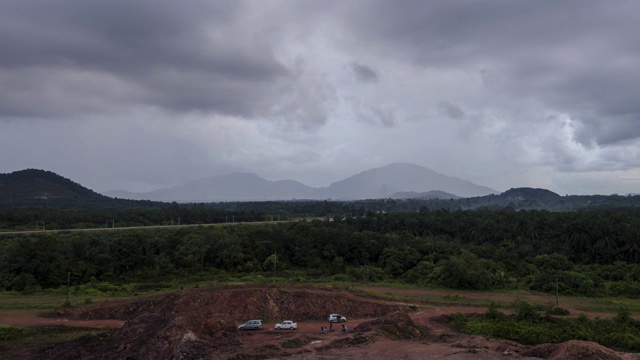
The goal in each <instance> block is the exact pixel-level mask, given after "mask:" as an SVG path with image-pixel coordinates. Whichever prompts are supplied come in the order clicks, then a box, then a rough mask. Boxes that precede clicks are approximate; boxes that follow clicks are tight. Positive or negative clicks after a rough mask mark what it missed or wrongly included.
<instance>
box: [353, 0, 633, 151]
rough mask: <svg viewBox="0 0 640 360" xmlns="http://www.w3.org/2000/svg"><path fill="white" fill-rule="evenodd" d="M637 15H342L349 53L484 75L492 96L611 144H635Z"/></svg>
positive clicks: (443, 6)
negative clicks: (532, 103)
mask: <svg viewBox="0 0 640 360" xmlns="http://www.w3.org/2000/svg"><path fill="white" fill-rule="evenodd" d="M361 5H365V3H364V2H363V3H361ZM638 11H640V4H638V3H636V2H632V1H624V2H617V3H615V4H612V3H605V2H601V1H538V0H528V1H504V0H496V1H488V2H487V1H483V2H473V1H465V0H453V1H446V2H425V1H418V0H416V1H411V0H410V1H403V2H400V3H395V2H394V3H391V2H387V1H374V2H370V1H367V2H366V6H361V7H356V6H352V7H348V8H345V10H344V12H343V16H344V17H345V18H346V19H347V20H344V24H345V26H346V27H347V28H349V29H350V31H352V33H353V34H354V35H353V37H352V38H351V39H350V42H348V45H347V46H353V47H358V44H363V45H361V46H366V47H367V49H371V51H372V52H374V53H375V54H376V55H378V56H382V55H384V56H392V57H395V58H398V59H407V60H409V61H411V62H413V63H415V64H417V65H419V66H421V67H426V68H442V69H447V68H459V69H465V70H466V71H477V72H480V73H484V74H485V79H491V86H492V89H493V90H494V91H500V92H502V93H504V94H508V95H509V96H521V97H523V98H529V99H535V100H537V101H541V102H543V103H545V104H546V105H547V106H549V107H550V108H552V109H554V110H555V111H558V112H563V113H567V114H570V115H571V116H572V117H573V118H575V119H576V121H580V122H583V123H584V126H585V127H586V128H588V129H590V131H587V132H585V133H584V134H583V137H582V138H581V139H580V140H581V141H583V142H584V143H585V144H588V143H589V142H591V141H595V142H597V143H598V144H600V145H603V146H607V145H609V144H614V143H616V142H618V141H626V140H630V139H638V138H640V128H638V126H636V125H635V124H636V123H637V122H638V119H640V109H639V108H638V106H637V104H639V103H640V93H638V90H637V89H638V84H639V83H640V73H639V72H637V71H634V70H633V69H637V68H639V67H640V44H639V43H638V41H637V37H636V35H635V34H637V32H638V31H639V30H640V26H639V25H638V22H637V19H636V17H635V15H634V14H637V13H638ZM371 24H375V26H371ZM487 69H491V73H493V75H492V76H491V77H487V76H486V75H487V73H486V71H487ZM621 113H624V115H621ZM608 123H615V124H617V125H616V126H615V129H624V131H616V130H614V129H608V128H609V126H608V125H606V124H608ZM601 131H602V132H601Z"/></svg>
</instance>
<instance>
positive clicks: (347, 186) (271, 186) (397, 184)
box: [104, 163, 497, 202]
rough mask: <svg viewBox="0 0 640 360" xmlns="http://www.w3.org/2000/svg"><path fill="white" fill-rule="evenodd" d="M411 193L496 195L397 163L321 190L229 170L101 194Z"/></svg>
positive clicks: (286, 196) (249, 197)
mask: <svg viewBox="0 0 640 360" xmlns="http://www.w3.org/2000/svg"><path fill="white" fill-rule="evenodd" d="M412 192H413V193H415V194H416V198H430V199H433V198H442V199H452V198H459V197H474V196H483V195H489V194H495V193H497V191H495V190H493V189H490V188H488V187H484V186H480V185H476V184H474V183H472V182H469V181H466V180H462V179H458V178H455V177H451V176H446V175H443V174H439V173H437V172H435V171H433V170H430V169H427V168H425V167H422V166H419V165H414V164H407V163H396V164H391V165H387V166H383V167H379V168H375V169H371V170H367V171H364V172H362V173H360V174H357V175H353V176H351V177H349V178H347V179H344V180H341V181H338V182H335V183H333V184H331V185H329V186H327V187H322V188H314V187H310V186H307V185H304V184H302V183H300V182H298V181H294V180H278V181H270V180H265V179H263V178H261V177H259V176H258V175H256V174H251V173H242V172H234V173H230V174H226V175H220V176H215V177H210V178H205V179H201V180H197V181H193V182H189V183H187V184H185V185H180V186H174V187H170V188H165V189H159V190H155V191H150V192H146V193H132V192H128V191H122V190H115V191H108V192H105V193H104V195H107V196H110V197H114V198H122V199H134V200H152V201H165V202H166V201H177V202H217V201H264V200H293V199H298V200H325V199H333V200H362V199H381V198H406V197H407V194H411V193H412Z"/></svg>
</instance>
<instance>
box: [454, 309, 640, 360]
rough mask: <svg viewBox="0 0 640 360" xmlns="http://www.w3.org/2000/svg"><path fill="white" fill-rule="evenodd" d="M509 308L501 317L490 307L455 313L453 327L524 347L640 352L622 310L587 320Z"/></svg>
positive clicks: (639, 337)
mask: <svg viewBox="0 0 640 360" xmlns="http://www.w3.org/2000/svg"><path fill="white" fill-rule="evenodd" d="M512 305H513V307H514V314H513V315H505V314H503V313H502V312H500V311H498V310H497V308H496V307H495V306H493V307H489V309H488V310H487V312H486V313H485V314H480V315H465V314H455V315H453V325H454V327H456V328H458V329H459V330H461V331H464V332H467V333H471V334H475V335H482V336H485V337H488V338H500V339H509V340H514V341H517V342H519V343H521V344H526V345H539V344H544V343H560V342H564V341H568V340H584V341H593V342H597V343H599V344H601V345H604V346H606V347H609V348H612V349H615V350H618V351H629V352H639V351H640V321H637V320H633V319H632V318H631V317H630V315H629V312H627V311H625V310H623V309H622V310H620V311H619V312H618V315H617V316H615V317H614V318H611V319H600V318H596V319H593V320H590V319H588V318H587V317H586V316H585V315H584V314H582V315H581V316H578V317H577V318H561V317H554V316H550V315H551V309H546V313H545V315H544V316H542V315H540V313H539V312H538V309H536V308H535V307H534V306H533V305H531V304H529V303H527V302H526V301H522V300H517V301H515V302H514V304H512Z"/></svg>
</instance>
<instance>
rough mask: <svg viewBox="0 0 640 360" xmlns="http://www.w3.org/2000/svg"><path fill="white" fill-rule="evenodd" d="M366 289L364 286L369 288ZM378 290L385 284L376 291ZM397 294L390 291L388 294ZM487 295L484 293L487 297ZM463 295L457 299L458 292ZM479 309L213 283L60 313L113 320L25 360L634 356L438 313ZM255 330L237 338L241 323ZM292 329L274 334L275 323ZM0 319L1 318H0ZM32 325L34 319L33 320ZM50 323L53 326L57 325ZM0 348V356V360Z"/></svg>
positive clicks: (77, 320)
mask: <svg viewBox="0 0 640 360" xmlns="http://www.w3.org/2000/svg"><path fill="white" fill-rule="evenodd" d="M371 289H372V288H367V290H371ZM380 290H381V292H382V293H386V292H390V291H393V290H390V289H389V288H384V289H380ZM394 290H397V289H394ZM492 295H493V294H492ZM465 296H466V295H465ZM334 312H335V313H340V314H343V315H345V316H347V318H348V321H347V322H346V325H347V326H348V328H349V331H348V332H346V333H345V332H342V331H340V326H339V325H336V326H335V330H336V331H334V332H329V333H325V334H323V333H321V332H320V328H321V326H328V323H327V322H326V316H327V314H329V313H334ZM460 312H474V313H478V312H484V309H483V308H478V307H437V308H435V307H428V306H424V307H423V306H420V305H416V306H413V305H409V304H404V303H394V302H387V301H382V300H376V299H370V298H367V297H364V296H358V295H354V294H353V293H350V292H347V291H344V290H320V289H316V288H304V287H293V286H289V287H283V288H275V287H246V286H245V287H240V286H237V287H223V288H207V289H204V288H202V289H191V290H184V291H179V292H174V293H169V294H163V295H154V296H148V297H140V298H136V299H127V300H122V301H115V302H108V303H100V304H92V305H89V306H84V307H80V308H66V309H61V310H59V311H58V312H57V315H58V316H59V317H60V318H46V319H44V320H43V321H45V322H46V321H59V320H61V319H66V321H65V322H66V324H65V325H67V324H68V325H75V324H78V326H90V325H88V324H90V323H93V324H100V325H98V326H104V324H106V322H111V323H110V324H115V325H116V326H117V325H118V324H122V327H121V328H120V329H119V330H117V331H113V332H109V333H105V334H104V335H98V336H92V337H88V338H85V339H83V341H75V342H67V343H60V344H52V345H50V346H48V347H46V348H43V349H40V350H34V352H33V353H31V354H27V356H28V358H33V359H50V358H56V359H126V358H131V359H195V358H201V359H271V358H274V359H275V358H283V357H287V358H289V359H367V360H371V359H383V360H384V359H453V360H457V359H460V360H466V359H475V360H478V359H479V360H484V359H495V358H520V359H541V358H542V359H553V360H561V359H562V360H564V359H605V360H608V359H612V360H618V359H625V360H631V359H640V355H639V354H623V353H618V352H615V351H612V350H610V349H607V348H605V347H602V346H600V345H598V344H594V343H589V342H579V341H571V342H567V343H563V344H553V345H551V344H547V345H542V346H538V347H530V346H524V345H520V344H517V343H515V342H512V341H504V340H492V339H485V338H483V337H479V336H471V335H466V334H461V333H459V332H457V331H455V330H453V329H451V328H450V327H449V326H448V325H447V323H446V321H442V320H443V317H444V318H446V314H451V313H460ZM254 318H256V319H263V320H264V329H263V330H256V331H247V332H238V331H237V330H236V327H237V325H238V324H240V323H241V322H243V321H245V320H248V319H254ZM289 319H290V320H294V321H297V322H298V329H297V330H275V329H274V328H273V327H274V324H275V322H277V321H282V320H289ZM2 322H4V323H6V322H5V319H4V318H3V321H2ZM34 323H35V322H34ZM58 324H59V322H58ZM1 355H2V354H1V352H0V357H1Z"/></svg>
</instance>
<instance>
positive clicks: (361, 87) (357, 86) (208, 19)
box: [0, 0, 640, 193]
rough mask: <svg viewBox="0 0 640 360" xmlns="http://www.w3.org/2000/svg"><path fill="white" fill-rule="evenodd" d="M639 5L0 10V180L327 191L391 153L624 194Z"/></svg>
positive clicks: (54, 4) (503, 179) (482, 176)
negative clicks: (38, 173)
mask: <svg viewBox="0 0 640 360" xmlns="http://www.w3.org/2000/svg"><path fill="white" fill-rule="evenodd" d="M639 10H640V5H639V4H637V3H636V2H632V1H620V2H615V3H605V2H602V1H596V0H581V1H538V0H528V1H517V2H514V1H506V0H491V1H484V2H476V1H467V0H452V1H429V2H425V1H417V0H416V1H412V0H409V1H402V2H389V1H382V0H377V1H349V2H344V1H337V0H335V1H333V0H330V1H323V2H315V1H284V0H283V1H269V2H266V1H261V2H256V1H233V2H229V1H204V0H202V1H193V2H189V3H185V4H177V3H175V2H173V1H166V0H160V1H158V0H154V1H151V0H142V1H135V2H131V1H125V0H115V1H108V2H101V1H85V0H64V1H62V0H51V1H46V2H45V1H35V0H8V1H3V2H2V4H0V48H2V49H3V51H2V54H1V55H0V91H1V92H2V94H3V96H1V97H0V150H2V152H1V153H2V154H3V155H0V160H1V161H0V163H1V164H4V165H3V166H2V167H1V168H0V171H3V172H8V171H13V170H18V169H22V168H26V167H38V168H45V169H48V170H52V171H57V172H60V173H61V174H62V175H64V176H67V177H70V178H72V179H74V180H77V181H79V182H81V183H83V184H85V185H87V186H89V187H92V188H95V189H96V190H108V189H112V188H117V187H129V189H131V190H147V189H151V188H154V187H161V186H166V185H172V184H177V183H180V182H182V181H185V180H189V179H195V178H198V177H203V176H211V175H215V174H218V173H220V172H224V171H229V170H234V169H243V170H246V171H254V172H256V173H258V174H259V175H261V176H264V177H268V178H272V179H281V178H293V179H296V180H300V181H303V182H305V183H307V184H309V185H315V186H326V185H328V183H329V182H331V181H336V180H339V179H341V178H343V177H345V176H349V175H352V174H353V173H355V172H359V171H362V170H366V169H368V168H371V167H375V166H381V165H385V164H387V163H391V162H398V161H404V162H413V163H417V164H420V165H424V166H427V167H429V168H432V169H434V170H436V171H439V172H442V173H445V174H447V175H452V176H458V177H461V178H464V179H468V180H471V181H474V182H476V183H478V184H480V185H485V186H489V187H493V188H496V189H498V190H506V189H508V188H510V187H517V186H535V187H546V188H549V189H551V190H554V191H557V192H560V193H612V192H620V193H626V192H637V190H635V189H637V188H638V186H640V182H639V181H640V179H639V178H640V170H639V169H640V154H639V150H638V149H640V146H639V145H640V105H639V104H640V93H639V90H638V89H640V86H638V85H640V72H638V71H636V69H638V67H639V66H640V43H639V42H638V41H637V39H636V37H637V36H636V35H635V34H637V32H638V30H640V29H638V28H639V25H638V21H637V16H635V14H637V13H638V11H639ZM18 139H19V140H18ZM25 144H28V145H25ZM8 154H10V155H8ZM105 154H109V155H105ZM97 164H99V166H97Z"/></svg>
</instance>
